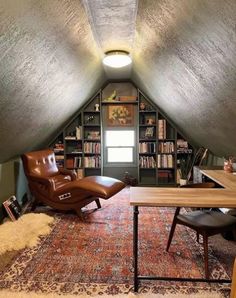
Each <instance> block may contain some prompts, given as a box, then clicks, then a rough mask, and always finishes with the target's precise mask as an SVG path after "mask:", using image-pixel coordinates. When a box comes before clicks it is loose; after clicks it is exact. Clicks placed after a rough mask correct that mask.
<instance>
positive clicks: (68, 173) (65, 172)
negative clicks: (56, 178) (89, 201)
mask: <svg viewBox="0 0 236 298" xmlns="http://www.w3.org/2000/svg"><path fill="white" fill-rule="evenodd" d="M59 172H60V174H63V175H69V176H70V177H71V181H74V180H76V178H77V176H76V173H75V172H74V171H72V170H66V169H59Z"/></svg>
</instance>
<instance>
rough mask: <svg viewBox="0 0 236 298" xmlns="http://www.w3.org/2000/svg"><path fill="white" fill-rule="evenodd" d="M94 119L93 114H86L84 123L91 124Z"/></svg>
mask: <svg viewBox="0 0 236 298" xmlns="http://www.w3.org/2000/svg"><path fill="white" fill-rule="evenodd" d="M93 120H94V116H88V117H86V119H85V124H92V123H93Z"/></svg>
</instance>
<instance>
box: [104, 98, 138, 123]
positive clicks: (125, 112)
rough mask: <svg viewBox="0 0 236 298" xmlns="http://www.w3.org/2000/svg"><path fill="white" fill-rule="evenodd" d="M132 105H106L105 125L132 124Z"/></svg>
mask: <svg viewBox="0 0 236 298" xmlns="http://www.w3.org/2000/svg"><path fill="white" fill-rule="evenodd" d="M133 125H134V106H133V105H131V104H123V105H122V104H119V105H109V106H108V107H107V126H118V127H121V126H133Z"/></svg>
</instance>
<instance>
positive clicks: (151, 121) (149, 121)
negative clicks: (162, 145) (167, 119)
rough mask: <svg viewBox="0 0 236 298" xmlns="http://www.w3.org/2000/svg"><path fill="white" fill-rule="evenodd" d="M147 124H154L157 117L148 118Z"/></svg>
mask: <svg viewBox="0 0 236 298" xmlns="http://www.w3.org/2000/svg"><path fill="white" fill-rule="evenodd" d="M147 124H148V125H153V124H155V119H153V118H148V119H147Z"/></svg>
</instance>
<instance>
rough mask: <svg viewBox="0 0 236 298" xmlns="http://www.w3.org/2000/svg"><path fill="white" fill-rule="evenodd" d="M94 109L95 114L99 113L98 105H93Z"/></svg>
mask: <svg viewBox="0 0 236 298" xmlns="http://www.w3.org/2000/svg"><path fill="white" fill-rule="evenodd" d="M94 108H95V112H99V104H98V103H96V104H95V105H94Z"/></svg>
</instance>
